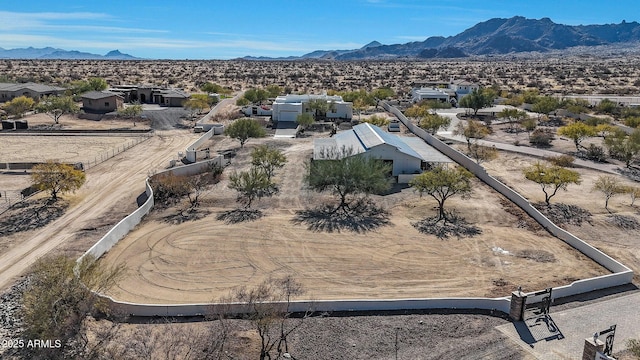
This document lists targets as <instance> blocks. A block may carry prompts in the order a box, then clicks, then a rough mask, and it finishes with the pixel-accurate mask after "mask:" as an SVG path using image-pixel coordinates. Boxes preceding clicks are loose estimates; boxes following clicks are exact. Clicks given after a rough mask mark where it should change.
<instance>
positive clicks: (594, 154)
mask: <svg viewBox="0 0 640 360" xmlns="http://www.w3.org/2000/svg"><path fill="white" fill-rule="evenodd" d="M585 157H586V158H587V159H589V160H593V161H597V162H605V161H606V160H607V155H606V154H605V152H604V148H603V147H602V146H597V145H595V144H590V145H589V147H588V148H587V151H586V152H585Z"/></svg>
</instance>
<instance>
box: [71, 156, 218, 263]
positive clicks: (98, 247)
mask: <svg viewBox="0 0 640 360" xmlns="http://www.w3.org/2000/svg"><path fill="white" fill-rule="evenodd" d="M226 161H227V160H226V159H224V157H223V156H222V155H219V156H217V157H216V158H214V159H210V160H207V161H201V162H198V163H195V164H190V165H185V166H180V167H176V168H172V169H168V170H164V171H161V172H159V173H158V174H156V175H154V176H158V175H162V174H169V173H171V174H173V175H178V176H188V175H195V174H199V173H201V172H203V171H206V170H207V169H209V168H210V167H211V165H213V164H215V165H218V166H223V165H225V164H226ZM145 194H146V197H147V199H146V201H145V202H144V203H143V204H142V205H141V206H140V207H139V208H137V209H136V210H135V211H134V212H132V213H131V214H129V215H128V216H127V217H125V218H124V219H122V220H120V222H118V223H117V224H116V225H115V226H114V227H113V228H112V229H111V230H109V232H108V233H107V234H105V235H104V236H103V237H102V238H101V239H100V240H98V242H96V243H95V244H94V245H93V246H92V247H91V248H90V249H89V250H87V251H86V252H85V253H84V254H83V255H82V256H81V257H80V258H79V259H78V262H81V261H82V260H83V259H84V258H85V257H86V256H89V255H91V256H94V257H95V258H96V259H97V258H99V257H100V256H102V255H104V253H106V252H107V251H109V250H110V249H111V248H112V247H113V246H114V245H115V244H117V243H118V241H120V240H121V239H122V238H124V237H125V236H126V235H127V234H128V233H129V231H131V230H132V229H133V228H134V227H135V226H136V225H138V224H139V223H140V221H142V218H143V217H144V216H145V215H147V214H148V213H149V212H150V211H151V209H152V208H153V205H154V201H153V189H152V188H151V185H149V178H147V179H146V180H145Z"/></svg>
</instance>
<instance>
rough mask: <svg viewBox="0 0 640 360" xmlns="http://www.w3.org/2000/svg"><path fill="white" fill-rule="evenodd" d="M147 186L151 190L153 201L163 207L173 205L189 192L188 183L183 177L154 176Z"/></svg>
mask: <svg viewBox="0 0 640 360" xmlns="http://www.w3.org/2000/svg"><path fill="white" fill-rule="evenodd" d="M149 184H150V185H151V188H152V189H153V199H154V200H155V201H156V202H157V203H160V204H165V205H170V204H174V203H176V202H177V201H179V200H180V199H181V198H182V197H184V196H187V195H188V194H189V193H190V192H191V188H190V186H189V182H188V181H187V179H186V178H185V177H184V176H176V175H173V174H162V175H156V176H154V177H152V178H151V179H150V180H149Z"/></svg>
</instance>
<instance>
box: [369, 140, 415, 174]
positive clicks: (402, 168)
mask: <svg viewBox="0 0 640 360" xmlns="http://www.w3.org/2000/svg"><path fill="white" fill-rule="evenodd" d="M367 155H368V156H372V157H375V158H379V159H381V160H393V176H398V175H399V174H403V173H404V174H413V173H414V172H416V171H420V164H421V163H422V161H421V160H420V159H416V158H414V157H413V156H409V155H407V154H404V153H401V152H400V151H398V149H396V148H395V147H393V146H391V145H387V144H382V145H378V146H376V147H373V148H371V149H369V150H368V151H367Z"/></svg>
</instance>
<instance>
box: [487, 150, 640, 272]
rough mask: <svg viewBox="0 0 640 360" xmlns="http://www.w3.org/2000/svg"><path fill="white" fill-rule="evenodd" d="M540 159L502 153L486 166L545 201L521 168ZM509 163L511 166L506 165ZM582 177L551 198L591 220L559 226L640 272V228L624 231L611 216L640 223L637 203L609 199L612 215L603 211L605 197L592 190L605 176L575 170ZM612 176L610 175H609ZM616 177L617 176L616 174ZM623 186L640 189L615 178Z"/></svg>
mask: <svg viewBox="0 0 640 360" xmlns="http://www.w3.org/2000/svg"><path fill="white" fill-rule="evenodd" d="M536 161H540V160H538V159H533V158H529V157H526V156H522V155H517V154H512V153H501V155H500V158H499V159H497V160H495V161H492V162H489V163H487V164H485V168H486V169H487V171H488V172H489V173H490V174H491V175H493V176H494V177H497V178H498V179H500V180H501V181H502V182H504V183H505V184H507V185H509V186H510V187H511V188H513V189H515V190H516V191H518V192H519V193H520V194H522V195H523V196H524V197H526V198H528V199H529V200H530V201H531V202H540V201H544V194H543V193H542V190H541V189H540V186H539V185H538V184H536V183H534V182H531V181H528V180H526V179H524V176H523V175H522V169H524V168H525V167H527V166H530V165H531V164H533V163H535V162H536ZM504 164H508V165H509V166H505V165H504ZM572 170H575V171H578V172H579V173H580V175H581V180H582V183H581V184H580V185H569V187H568V188H567V191H559V192H558V194H557V195H556V196H555V197H554V198H552V199H551V203H563V204H570V205H577V206H579V207H581V208H583V209H585V210H588V211H589V212H590V213H591V214H592V217H591V220H590V221H588V222H585V223H582V225H580V226H578V225H570V224H565V225H560V226H561V227H563V228H565V229H566V230H568V231H569V232H571V233H573V234H574V235H576V236H578V237H580V238H581V239H583V240H585V241H587V242H588V243H589V244H591V245H593V246H595V247H596V248H598V249H600V250H602V251H604V252H605V253H606V254H608V255H610V256H612V257H613V258H614V259H616V260H618V261H620V262H622V263H623V264H625V265H627V266H629V267H631V269H632V270H633V271H634V272H635V273H636V281H637V280H638V275H637V274H638V272H639V271H640V246H639V245H640V226H638V227H635V228H634V227H627V228H622V227H620V226H617V225H615V224H614V223H613V222H612V215H614V214H615V215H618V216H625V217H628V218H629V219H635V221H638V222H640V216H639V215H640V212H639V210H638V204H637V203H636V204H635V205H634V206H631V205H630V203H631V198H630V196H629V195H626V194H623V195H616V196H614V197H612V198H611V200H609V209H610V210H611V214H610V213H609V212H608V211H607V210H606V209H605V208H604V202H605V199H604V195H603V194H602V193H600V192H597V191H593V190H592V188H593V184H594V182H595V181H596V180H597V179H598V177H599V176H602V175H603V173H601V172H598V171H595V170H590V169H583V168H574V169H572ZM606 175H610V174H606ZM614 176H615V175H614ZM616 177H617V178H618V179H619V180H620V182H621V183H622V184H625V185H632V186H637V185H638V183H636V182H633V181H631V180H628V179H626V178H625V177H623V176H616Z"/></svg>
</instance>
